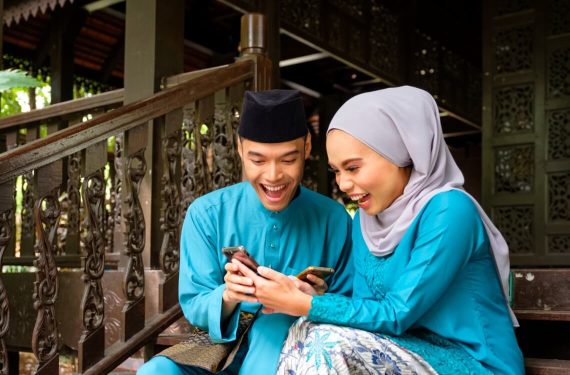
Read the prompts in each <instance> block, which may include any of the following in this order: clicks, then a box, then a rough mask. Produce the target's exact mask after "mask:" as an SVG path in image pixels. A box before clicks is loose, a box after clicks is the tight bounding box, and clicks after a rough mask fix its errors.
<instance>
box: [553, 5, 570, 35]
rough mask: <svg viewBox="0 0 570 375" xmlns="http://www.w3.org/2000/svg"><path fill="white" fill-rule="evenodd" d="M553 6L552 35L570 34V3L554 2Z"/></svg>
mask: <svg viewBox="0 0 570 375" xmlns="http://www.w3.org/2000/svg"><path fill="white" fill-rule="evenodd" d="M551 4H552V8H551V19H552V22H551V23H550V25H551V34H553V35H554V34H564V33H570V2H568V0H552V3H551Z"/></svg>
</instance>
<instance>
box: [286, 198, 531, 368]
mask: <svg viewBox="0 0 570 375" xmlns="http://www.w3.org/2000/svg"><path fill="white" fill-rule="evenodd" d="M352 239H353V247H354V255H353V257H354V258H353V259H354V264H355V268H356V274H355V278H354V291H353V297H352V298H347V297H343V296H338V295H333V294H328V293H327V294H325V295H323V296H315V297H314V298H313V302H312V306H311V309H310V312H309V316H308V320H309V321H313V322H321V323H332V324H336V325H343V326H350V327H353V328H358V329H361V330H366V331H371V332H376V333H377V334H378V337H379V339H384V338H388V339H389V340H390V341H392V342H394V343H395V344H397V345H399V346H400V347H402V348H405V349H406V350H409V351H410V352H412V353H415V354H417V355H419V356H421V357H422V358H423V359H424V360H425V361H426V362H427V363H429V365H431V367H432V368H433V370H435V372H437V373H439V374H489V373H494V374H524V362H523V357H522V354H521V351H520V349H519V347H518V344H517V341H516V338H515V335H514V329H513V325H512V322H511V318H510V315H509V310H508V307H507V304H506V300H505V297H504V295H503V292H502V288H501V284H500V281H499V278H498V276H497V271H496V267H495V263H494V260H493V258H492V257H493V255H492V254H491V252H490V250H489V239H488V237H487V234H486V231H485V228H484V226H483V223H482V221H481V218H480V215H479V213H478V211H477V208H476V207H475V205H474V204H473V202H472V200H471V199H470V198H469V197H468V196H467V195H466V194H464V193H463V192H461V191H458V190H452V191H448V192H443V193H439V194H437V195H435V196H434V197H433V198H431V199H430V201H429V202H428V203H427V204H426V205H425V206H424V208H423V209H422V210H421V211H420V213H419V214H418V215H417V216H416V218H415V219H414V220H413V222H412V224H411V225H410V227H409V228H408V230H407V231H406V233H405V235H404V236H403V238H402V240H401V241H400V243H399V244H398V246H397V247H396V249H395V251H394V252H393V253H392V254H390V255H387V256H384V257H376V256H374V255H372V254H371V253H370V251H369V250H368V248H367V245H366V243H365V241H364V239H363V237H362V233H361V228H360V218H359V216H358V215H357V216H356V217H355V220H354V224H353V230H352ZM313 325H314V324H313ZM297 326H299V327H300V328H303V329H305V330H306V329H307V324H306V323H304V322H303V321H300V322H299V323H298V324H297V325H296V326H294V327H293V328H292V334H293V333H294V331H295V329H297ZM326 326H327V325H322V326H321V328H319V325H314V327H309V328H310V329H312V330H319V329H321V332H320V334H319V333H315V332H313V333H312V337H311V340H310V342H309V343H307V342H306V341H307V340H306V339H299V342H297V343H295V342H288V343H287V344H286V345H285V347H284V350H283V355H282V359H281V367H280V373H282V372H281V370H284V371H285V372H287V373H290V374H301V373H304V372H305V370H303V369H307V368H311V367H310V366H313V367H312V368H315V369H316V368H317V367H318V366H316V365H315V364H313V363H302V364H301V365H300V366H299V365H298V362H306V361H316V360H317V359H318V360H319V361H321V362H322V363H331V364H332V363H334V361H335V358H334V355H338V351H336V352H335V345H334V344H333V343H331V342H330V341H331V340H332V337H333V336H331V335H330V334H328V335H327V336H326V337H328V341H327V342H326V343H323V342H320V343H318V344H317V343H316V341H315V340H317V339H318V340H321V341H322V338H323V337H325V334H326V333H327V332H326V329H327V328H326ZM322 330H325V332H324V333H323V331H322ZM329 331H330V330H329ZM342 336H343V335H342V334H341V335H340V336H338V335H337V336H334V337H337V338H338V340H340V339H342ZM344 336H348V335H344ZM290 337H291V336H290ZM303 341H305V342H304V343H303ZM313 341H315V342H313ZM308 344H311V346H310V348H311V349H312V350H313V351H314V347H316V346H318V347H319V348H325V347H327V346H326V345H329V347H330V349H327V352H326V353H325V352H322V353H308V352H307V348H306V347H307V345H308ZM358 345H359V343H358V342H352V344H351V346H352V348H355V347H358ZM368 346H370V345H368ZM372 349H374V348H365V347H363V348H362V349H360V350H357V351H358V352H359V353H358V355H359V356H361V355H360V354H362V353H364V352H365V351H366V350H372ZM348 350H349V351H350V350H353V351H354V349H350V348H349V349H348ZM303 351H304V352H303ZM305 352H307V354H304V353H305ZM335 353H336V354H335ZM308 354H311V356H309V355H308ZM345 355H346V353H345ZM323 356H324V357H323ZM361 357H362V356H361ZM322 358H326V359H328V362H325V361H324V360H323V359H322ZM370 358H372V359H373V360H374V362H375V363H370V365H371V366H384V367H381V368H384V369H385V368H386V367H385V366H386V364H390V369H391V370H390V371H392V372H393V373H399V371H395V369H397V368H402V367H403V368H405V367H406V363H401V364H400V365H402V366H398V365H399V364H398V363H397V361H394V359H393V358H387V357H386V355H385V354H384V353H381V355H380V356H379V355H378V354H377V353H374V352H371V356H370ZM379 358H380V359H381V360H379ZM415 362H417V361H415ZM322 363H319V364H318V365H320V368H321V370H322V368H323V366H324V365H322ZM414 365H416V363H414ZM288 366H290V367H288ZM313 373H316V372H313ZM323 373H327V372H326V371H325V372H323Z"/></svg>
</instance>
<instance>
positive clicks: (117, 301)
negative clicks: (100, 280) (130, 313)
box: [103, 288, 123, 348]
mask: <svg viewBox="0 0 570 375" xmlns="http://www.w3.org/2000/svg"><path fill="white" fill-rule="evenodd" d="M103 299H104V301H105V309H106V310H107V316H106V317H105V347H107V348H108V347H109V346H111V345H112V344H114V343H115V342H116V341H117V339H118V338H119V337H120V332H121V321H120V319H117V318H116V317H115V316H116V315H118V313H119V312H120V311H121V310H122V308H123V297H122V296H119V295H118V294H117V293H115V292H114V291H113V290H112V289H110V288H107V290H105V294H104V297H103Z"/></svg>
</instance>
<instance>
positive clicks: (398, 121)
mask: <svg viewBox="0 0 570 375" xmlns="http://www.w3.org/2000/svg"><path fill="white" fill-rule="evenodd" d="M332 129H339V130H342V131H344V132H346V133H348V134H350V135H351V136H353V137H354V138H356V139H358V140H359V141H360V142H362V143H364V144H365V145H367V146H368V147H370V148H371V149H372V150H374V151H376V152H377V153H378V154H380V155H381V156H382V157H384V158H385V159H388V160H390V161H391V162H392V163H394V164H396V165H397V166H400V167H406V166H412V172H411V175H410V180H409V182H408V184H407V185H406V187H405V189H404V193H403V194H402V195H401V196H400V197H398V198H397V199H396V200H395V201H394V202H393V203H392V205H390V207H388V208H386V209H385V210H384V211H382V212H380V213H379V214H377V215H375V216H370V215H367V214H366V213H364V212H360V225H361V228H362V234H363V237H364V240H365V241H366V244H367V245H368V249H369V250H370V252H371V253H372V254H374V255H376V256H385V255H388V254H391V253H392V252H393V251H394V249H395V248H396V246H397V245H398V243H399V242H400V240H401V239H402V237H403V236H404V233H405V232H406V230H407V229H408V227H409V226H410V224H411V223H412V221H413V220H414V218H415V217H416V215H417V214H418V213H419V212H420V210H421V209H422V207H423V206H424V205H425V204H426V203H427V202H428V201H429V200H430V198H431V197H433V196H434V195H435V194H438V193H440V192H444V191H449V190H453V189H457V190H461V191H462V192H464V193H465V194H467V195H468V196H469V197H470V198H471V199H472V200H473V203H474V204H475V206H477V209H478V211H479V214H480V215H481V219H482V221H483V224H484V226H485V230H486V231H487V235H488V237H489V240H490V244H491V249H492V252H493V255H494V258H495V263H496V266H497V270H498V272H499V275H500V279H501V283H502V287H503V292H504V294H505V297H506V296H508V290H509V271H510V264H509V249H508V246H507V243H506V242H505V240H504V238H503V236H502V235H501V233H500V232H499V231H498V229H497V228H496V227H495V225H494V224H493V223H492V222H491V220H490V219H489V217H488V216H487V214H486V213H485V212H484V211H483V209H482V208H481V206H480V205H479V204H478V203H477V201H476V200H475V198H473V197H472V196H471V195H469V194H468V193H467V192H465V191H464V190H463V181H464V179H463V174H462V173H461V171H460V170H459V168H458V167H457V164H456V163H455V161H454V160H453V157H452V156H451V153H450V152H449V149H448V148H447V145H446V144H445V141H444V139H443V135H442V131H441V124H440V119H439V111H438V107H437V104H436V103H435V101H434V99H433V98H432V96H431V95H430V94H429V93H427V92H426V91H423V90H420V89H418V88H415V87H411V86H402V87H396V88H388V89H384V90H379V91H374V92H369V93H365V94H360V95H357V96H355V97H353V98H352V99H350V100H348V101H347V102H346V103H345V104H344V105H343V106H342V107H341V108H340V109H339V110H338V112H337V113H336V114H335V115H334V117H333V119H332V121H331V123H330V126H329V129H328V131H329V132H330V131H331V130H332ZM511 317H512V319H513V323H514V324H515V325H516V324H517V322H516V319H515V317H514V314H512V311H511Z"/></svg>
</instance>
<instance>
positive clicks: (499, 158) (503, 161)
mask: <svg viewBox="0 0 570 375" xmlns="http://www.w3.org/2000/svg"><path fill="white" fill-rule="evenodd" d="M494 164H495V192H496V193H529V192H531V191H532V190H533V183H534V148H533V146H532V145H517V146H506V147H498V148H496V150H495V160H494Z"/></svg>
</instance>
